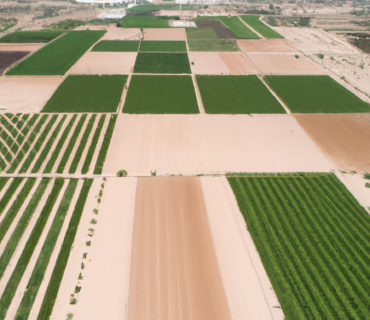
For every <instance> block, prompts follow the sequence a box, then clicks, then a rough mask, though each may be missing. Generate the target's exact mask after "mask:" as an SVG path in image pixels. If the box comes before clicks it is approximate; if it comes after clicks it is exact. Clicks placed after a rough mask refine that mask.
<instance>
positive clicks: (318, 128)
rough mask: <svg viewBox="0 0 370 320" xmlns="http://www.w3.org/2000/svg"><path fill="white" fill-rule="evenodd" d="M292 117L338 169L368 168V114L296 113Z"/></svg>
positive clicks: (369, 153)
mask: <svg viewBox="0 0 370 320" xmlns="http://www.w3.org/2000/svg"><path fill="white" fill-rule="evenodd" d="M295 118H296V119H297V121H298V122H299V124H300V125H301V126H302V127H303V129H304V130H306V132H307V133H308V134H309V135H310V136H311V138H312V139H313V140H314V141H315V142H316V143H317V145H318V146H319V147H320V148H321V150H322V151H323V152H324V153H326V154H327V155H328V156H329V157H330V158H331V159H332V161H333V162H335V163H336V164H337V165H338V166H339V168H340V169H342V170H345V171H358V172H370V140H369V138H368V137H369V135H370V116H369V115H368V114H335V115H334V114H316V115H314V114H312V115H309V114H297V115H295Z"/></svg>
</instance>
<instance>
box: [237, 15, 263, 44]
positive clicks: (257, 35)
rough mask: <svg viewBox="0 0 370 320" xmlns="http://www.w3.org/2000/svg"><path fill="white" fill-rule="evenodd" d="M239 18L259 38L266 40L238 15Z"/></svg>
mask: <svg viewBox="0 0 370 320" xmlns="http://www.w3.org/2000/svg"><path fill="white" fill-rule="evenodd" d="M238 18H239V20H240V21H241V22H243V23H244V24H245V26H246V27H248V28H249V29H251V30H252V31H253V32H254V33H255V34H256V35H257V36H259V37H260V38H261V39H266V38H265V37H264V36H263V35H262V34H260V33H259V32H257V31H256V30H255V29H253V28H252V27H251V26H250V25H249V24H247V23H246V22H244V20H243V19H242V18H240V16H239V15H238Z"/></svg>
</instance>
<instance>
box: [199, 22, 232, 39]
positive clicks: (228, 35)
mask: <svg viewBox="0 0 370 320" xmlns="http://www.w3.org/2000/svg"><path fill="white" fill-rule="evenodd" d="M195 24H196V25H197V27H198V28H209V27H211V28H213V30H215V32H216V35H217V37H218V38H219V39H238V37H237V36H236V35H235V34H234V33H233V32H232V31H231V30H230V29H228V28H226V27H225V26H224V25H223V24H222V23H221V21H219V20H210V21H196V22H195Z"/></svg>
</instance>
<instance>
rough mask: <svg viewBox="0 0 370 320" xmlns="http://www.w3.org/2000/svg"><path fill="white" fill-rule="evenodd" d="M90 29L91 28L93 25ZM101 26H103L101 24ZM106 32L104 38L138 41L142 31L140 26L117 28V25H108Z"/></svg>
mask: <svg viewBox="0 0 370 320" xmlns="http://www.w3.org/2000/svg"><path fill="white" fill-rule="evenodd" d="M89 27H90V30H92V29H91V26H89ZM99 27H100V28H101V27H102V26H99ZM105 30H107V32H106V34H104V36H103V38H102V40H131V41H137V40H140V38H141V31H140V29H138V28H131V29H130V28H125V29H124V28H116V27H106V28H105Z"/></svg>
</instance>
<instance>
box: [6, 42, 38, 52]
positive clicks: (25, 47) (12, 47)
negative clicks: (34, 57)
mask: <svg viewBox="0 0 370 320" xmlns="http://www.w3.org/2000/svg"><path fill="white" fill-rule="evenodd" d="M44 45H45V43H0V51H28V52H30V51H31V52H32V51H36V50H38V49H40V48H42V47H43V46H44Z"/></svg>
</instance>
